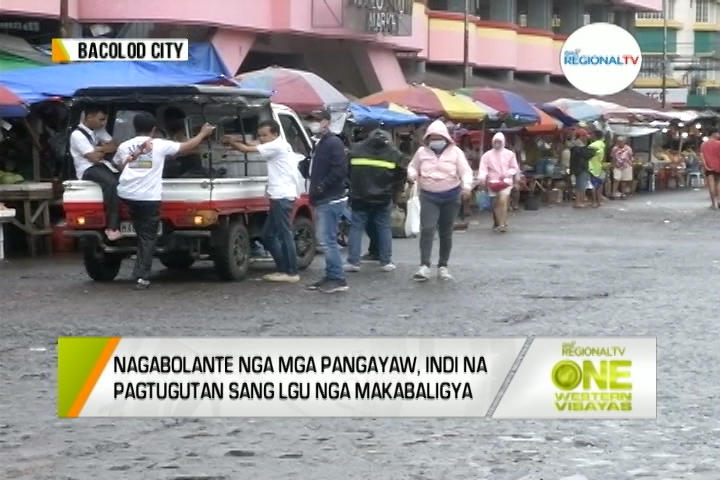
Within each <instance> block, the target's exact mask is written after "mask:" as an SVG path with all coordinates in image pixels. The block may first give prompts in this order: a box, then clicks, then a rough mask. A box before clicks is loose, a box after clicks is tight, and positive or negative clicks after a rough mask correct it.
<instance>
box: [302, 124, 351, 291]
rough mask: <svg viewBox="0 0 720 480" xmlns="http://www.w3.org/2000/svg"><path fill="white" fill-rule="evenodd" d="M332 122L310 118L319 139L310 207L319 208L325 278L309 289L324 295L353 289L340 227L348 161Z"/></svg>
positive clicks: (344, 200) (313, 171)
mask: <svg viewBox="0 0 720 480" xmlns="http://www.w3.org/2000/svg"><path fill="white" fill-rule="evenodd" d="M330 119H331V117H330V112H329V111H328V110H318V111H315V112H313V113H312V114H311V115H310V116H309V117H308V118H307V127H308V129H310V133H312V134H313V135H315V136H316V137H318V142H317V144H316V145H315V150H314V151H313V155H312V159H311V160H310V168H309V170H310V172H309V173H310V175H309V177H310V188H309V195H310V203H311V204H312V205H313V206H314V207H315V213H316V215H317V217H318V222H319V224H320V228H321V238H322V239H323V241H324V243H325V276H324V277H323V278H322V279H320V280H319V281H317V282H315V283H313V284H312V285H309V286H308V288H309V289H310V290H319V291H321V292H323V293H336V292H345V291H347V290H348V289H349V287H348V284H347V282H346V281H345V272H344V271H343V259H342V257H341V256H340V245H338V241H337V240H338V239H337V236H338V224H339V223H340V218H341V216H342V215H343V212H345V211H346V209H347V176H348V161H347V157H346V155H345V145H344V144H343V142H342V140H340V138H339V137H338V136H337V135H335V134H333V133H332V132H331V131H330Z"/></svg>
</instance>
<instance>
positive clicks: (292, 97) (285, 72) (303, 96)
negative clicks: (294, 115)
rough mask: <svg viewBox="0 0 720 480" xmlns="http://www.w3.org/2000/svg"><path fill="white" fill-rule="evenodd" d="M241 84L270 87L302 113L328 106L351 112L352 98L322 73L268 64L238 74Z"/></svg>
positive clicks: (278, 98)
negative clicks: (329, 81) (258, 68)
mask: <svg viewBox="0 0 720 480" xmlns="http://www.w3.org/2000/svg"><path fill="white" fill-rule="evenodd" d="M235 79H236V80H238V82H239V83H240V86H241V87H245V88H256V89H260V90H269V91H271V92H272V101H273V102H276V103H282V104H283V105H287V106H288V107H290V108H292V109H293V110H295V111H297V112H298V113H301V114H304V113H309V112H312V111H313V110H317V109H321V108H326V109H328V110H331V111H334V112H340V111H347V109H348V108H349V107H350V100H348V98H347V97H346V96H345V95H343V94H342V93H341V92H340V91H339V90H338V89H337V88H335V87H333V86H332V85H330V84H329V83H328V82H327V81H325V80H324V79H323V78H321V77H320V76H318V75H315V74H314V73H311V72H306V71H304V70H294V69H292V68H282V67H268V68H263V69H262V70H256V71H254V72H248V73H243V74H240V75H238V76H237V77H236V78H235Z"/></svg>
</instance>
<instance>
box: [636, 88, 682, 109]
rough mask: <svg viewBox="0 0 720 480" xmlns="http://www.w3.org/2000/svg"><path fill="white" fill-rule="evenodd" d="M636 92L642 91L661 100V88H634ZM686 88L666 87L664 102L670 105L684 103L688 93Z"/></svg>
mask: <svg viewBox="0 0 720 480" xmlns="http://www.w3.org/2000/svg"><path fill="white" fill-rule="evenodd" d="M634 90H635V91H636V92H638V93H642V94H643V95H645V96H648V97H650V98H652V99H655V100H657V101H658V102H662V95H663V93H662V88H635V89H634ZM689 90H690V89H688V88H666V89H665V103H667V104H670V105H685V104H687V97H688V93H689Z"/></svg>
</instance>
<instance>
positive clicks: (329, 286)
mask: <svg viewBox="0 0 720 480" xmlns="http://www.w3.org/2000/svg"><path fill="white" fill-rule="evenodd" d="M348 290H350V287H349V286H348V284H347V282H346V281H345V280H330V281H329V282H326V283H325V285H323V286H322V287H320V291H321V292H322V293H338V292H347V291H348Z"/></svg>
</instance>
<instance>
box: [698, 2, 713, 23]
mask: <svg viewBox="0 0 720 480" xmlns="http://www.w3.org/2000/svg"><path fill="white" fill-rule="evenodd" d="M710 3H711V0H695V22H697V23H708V22H710Z"/></svg>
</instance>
